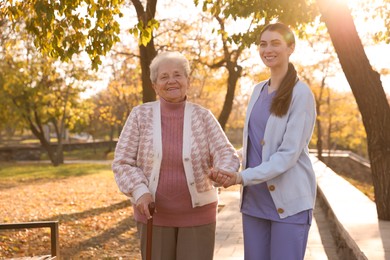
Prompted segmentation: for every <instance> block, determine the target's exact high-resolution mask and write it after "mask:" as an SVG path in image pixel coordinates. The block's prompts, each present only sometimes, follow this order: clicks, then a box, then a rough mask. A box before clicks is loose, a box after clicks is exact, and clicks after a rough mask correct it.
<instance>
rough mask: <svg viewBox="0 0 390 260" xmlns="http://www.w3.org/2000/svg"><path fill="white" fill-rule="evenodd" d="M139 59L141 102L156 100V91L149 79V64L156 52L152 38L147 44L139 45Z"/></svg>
mask: <svg viewBox="0 0 390 260" xmlns="http://www.w3.org/2000/svg"><path fill="white" fill-rule="evenodd" d="M139 51H140V56H141V57H140V60H141V76H142V102H143V103H145V102H150V101H154V100H156V92H155V91H154V89H153V87H152V81H151V80H150V69H149V65H150V63H151V62H152V60H153V58H154V57H156V55H157V52H156V50H155V47H154V42H153V38H152V39H151V40H150V42H149V43H148V45H146V46H143V45H140V46H139Z"/></svg>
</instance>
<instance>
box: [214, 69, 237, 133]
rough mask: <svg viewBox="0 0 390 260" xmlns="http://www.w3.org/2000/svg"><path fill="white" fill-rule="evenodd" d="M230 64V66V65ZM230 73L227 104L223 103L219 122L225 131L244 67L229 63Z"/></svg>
mask: <svg viewBox="0 0 390 260" xmlns="http://www.w3.org/2000/svg"><path fill="white" fill-rule="evenodd" d="M229 63H230V64H229ZM226 67H227V69H228V71H229V76H228V82H227V83H228V86H227V92H226V96H225V102H224V103H223V107H222V111H221V114H219V117H218V122H219V124H220V125H221V127H222V129H223V130H225V127H226V123H227V121H228V119H229V115H230V113H231V112H232V108H233V101H234V92H235V91H236V86H237V81H238V79H239V78H240V77H241V72H242V67H241V66H238V65H237V62H234V63H231V62H228V66H226Z"/></svg>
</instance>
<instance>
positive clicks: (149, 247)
mask: <svg viewBox="0 0 390 260" xmlns="http://www.w3.org/2000/svg"><path fill="white" fill-rule="evenodd" d="M148 207H149V212H150V215H151V216H152V218H150V219H148V223H147V229H146V260H152V238H153V214H154V209H155V205H154V202H151V203H150V204H149V206H148Z"/></svg>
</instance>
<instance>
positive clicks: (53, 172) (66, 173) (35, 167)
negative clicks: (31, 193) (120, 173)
mask: <svg viewBox="0 0 390 260" xmlns="http://www.w3.org/2000/svg"><path fill="white" fill-rule="evenodd" d="M106 171H107V172H111V166H110V165H109V164H93V163H85V164H84V163H77V164H62V165H60V166H57V167H54V166H52V165H51V164H48V163H38V164H37V163H26V164H5V165H2V167H1V168H0V180H1V181H28V180H37V179H54V178H66V177H76V176H84V175H90V174H96V173H98V172H106Z"/></svg>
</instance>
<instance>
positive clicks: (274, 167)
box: [241, 81, 317, 218]
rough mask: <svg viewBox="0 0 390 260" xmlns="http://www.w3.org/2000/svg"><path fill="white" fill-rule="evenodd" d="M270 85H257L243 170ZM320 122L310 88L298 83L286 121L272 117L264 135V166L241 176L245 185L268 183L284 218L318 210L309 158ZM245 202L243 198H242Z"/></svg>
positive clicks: (249, 109) (246, 128) (248, 115)
mask: <svg viewBox="0 0 390 260" xmlns="http://www.w3.org/2000/svg"><path fill="white" fill-rule="evenodd" d="M265 84H266V81H263V82H261V83H259V84H257V85H256V86H255V88H254V90H253V93H252V96H251V99H250V101H249V105H248V109H247V113H246V119H245V125H244V133H243V142H244V143H243V150H242V153H243V154H242V156H243V163H242V165H243V168H244V167H245V165H246V158H247V145H248V121H249V117H250V114H251V112H252V108H253V106H254V104H255V102H256V100H257V98H258V97H259V95H260V92H261V90H262V88H263V87H264V86H265ZM315 118H316V111H315V101H314V97H313V93H312V92H311V90H310V88H309V87H308V86H307V85H306V84H305V83H303V82H302V81H298V82H297V83H296V85H295V87H294V90H293V96H292V100H291V104H290V108H289V110H288V112H287V114H286V115H284V116H283V117H276V116H275V115H273V114H271V116H270V117H269V119H268V122H267V126H266V128H265V134H264V146H263V152H262V156H263V157H262V159H263V162H262V163H261V164H260V165H259V166H257V167H254V168H247V169H245V170H243V171H242V172H241V175H242V180H243V184H244V185H245V186H247V185H254V184H258V183H262V182H267V185H268V187H271V186H273V187H272V188H271V189H270V190H271V191H270V193H271V196H272V199H273V201H274V203H275V206H276V209H277V210H278V213H279V216H280V218H286V217H288V216H291V215H294V214H296V213H298V212H301V211H303V210H307V209H312V208H314V203H315V197H316V188H317V184H316V178H315V174H314V171H313V167H312V164H311V161H310V158H309V150H308V144H309V142H310V139H311V136H312V133H313V129H314V123H315ZM241 198H242V196H241Z"/></svg>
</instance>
